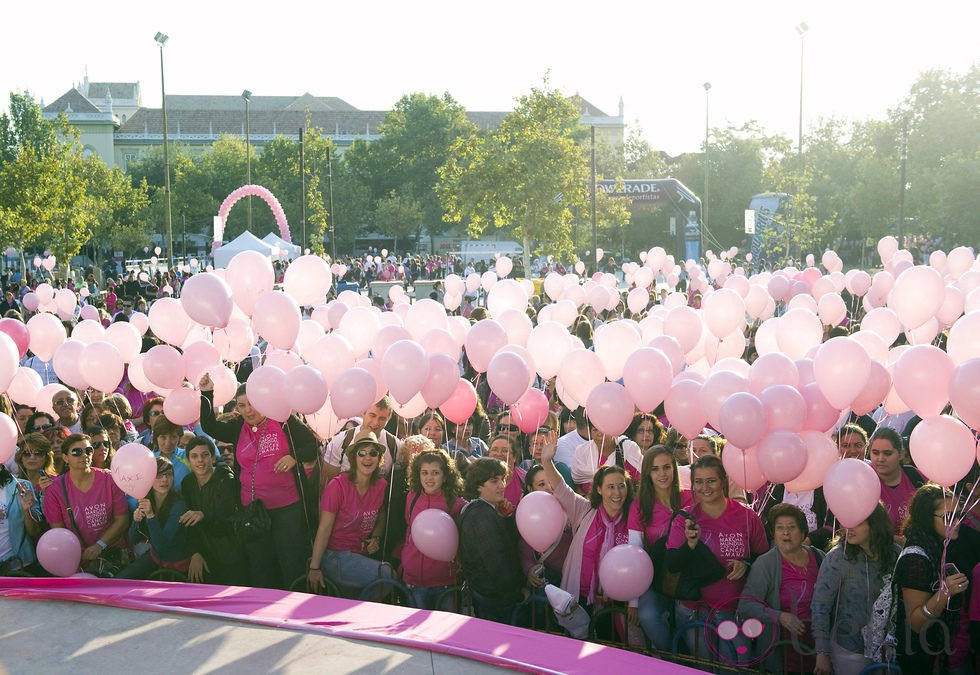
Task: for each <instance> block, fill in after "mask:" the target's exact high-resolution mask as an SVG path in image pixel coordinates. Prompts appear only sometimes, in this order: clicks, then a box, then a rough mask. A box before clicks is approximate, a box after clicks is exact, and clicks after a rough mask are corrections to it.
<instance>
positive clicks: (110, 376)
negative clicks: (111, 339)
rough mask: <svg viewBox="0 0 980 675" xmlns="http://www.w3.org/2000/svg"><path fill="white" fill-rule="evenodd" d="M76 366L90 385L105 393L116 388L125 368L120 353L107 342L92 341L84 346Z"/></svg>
mask: <svg viewBox="0 0 980 675" xmlns="http://www.w3.org/2000/svg"><path fill="white" fill-rule="evenodd" d="M78 367H79V370H80V371H81V374H82V377H84V378H85V380H86V381H87V382H88V384H89V386H90V387H92V388H93V389H95V390H96V391H101V392H105V393H112V392H113V391H115V390H116V387H118V386H119V383H120V382H122V378H123V373H124V372H125V370H126V364H124V363H123V360H122V354H120V353H119V350H118V349H116V348H115V346H113V345H112V344H110V343H108V342H93V343H92V344H90V345H88V346H87V347H85V349H83V350H82V359H81V361H80V362H79V364H78Z"/></svg>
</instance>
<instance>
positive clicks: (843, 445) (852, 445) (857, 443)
mask: <svg viewBox="0 0 980 675" xmlns="http://www.w3.org/2000/svg"><path fill="white" fill-rule="evenodd" d="M865 445H866V444H865V442H864V441H854V442H853V443H841V444H840V447H841V448H842V449H845V450H847V449H850V448H854V449H855V450H861V449H862V448H864V446H865Z"/></svg>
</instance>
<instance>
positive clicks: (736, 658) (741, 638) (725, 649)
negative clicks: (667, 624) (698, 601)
mask: <svg viewBox="0 0 980 675" xmlns="http://www.w3.org/2000/svg"><path fill="white" fill-rule="evenodd" d="M674 613H675V616H676V619H677V626H678V628H680V627H681V626H683V625H685V624H687V623H690V622H691V621H708V622H709V623H708V625H707V626H706V627H705V628H703V629H702V628H700V627H698V628H690V629H688V630H687V631H685V633H684V642H685V643H686V644H687V648H688V650H689V651H690V653H691V654H693V655H695V656H697V657H698V658H700V659H704V660H708V661H717V662H718V663H719V664H720V665H722V666H726V667H727V666H730V667H732V669H733V670H731V671H728V670H724V671H722V672H738V671H737V670H736V669H737V668H739V667H741V666H745V665H748V664H749V662H750V661H751V660H752V655H753V653H752V640H750V639H749V638H747V637H746V636H745V635H744V634H743V633H742V631H741V630H739V631H738V633H737V634H736V635H735V637H733V638H732V639H730V640H726V639H721V637H720V636H719V635H718V633H717V630H716V629H717V627H718V625H719V624H720V623H721V622H722V621H734V622H735V623H736V624H737V625H738V626H741V621H740V619H739V617H738V616H737V615H736V613H735V612H734V611H731V610H720V609H719V610H713V611H712V612H711V613H710V615H709V614H708V612H706V611H704V610H698V611H695V610H692V609H689V608H688V607H687V606H686V605H684V604H683V603H681V602H676V603H675V605H674Z"/></svg>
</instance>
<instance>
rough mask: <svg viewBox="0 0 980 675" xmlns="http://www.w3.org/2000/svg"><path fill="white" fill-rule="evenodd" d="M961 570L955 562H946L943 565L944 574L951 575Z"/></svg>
mask: <svg viewBox="0 0 980 675" xmlns="http://www.w3.org/2000/svg"><path fill="white" fill-rule="evenodd" d="M959 573H960V571H959V569H957V567H956V565H954V564H953V563H946V564H945V565H943V576H946V577H951V576H953V575H954V574H959Z"/></svg>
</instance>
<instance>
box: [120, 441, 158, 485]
mask: <svg viewBox="0 0 980 675" xmlns="http://www.w3.org/2000/svg"><path fill="white" fill-rule="evenodd" d="M156 478H157V460H156V457H154V456H153V453H152V452H150V449H149V448H147V447H146V446H145V445H143V444H141V443H127V444H125V445H124V446H122V447H121V448H119V449H118V450H116V454H114V455H113V456H112V480H113V482H115V484H116V486H117V487H118V488H119V489H120V490H122V491H123V492H125V493H126V494H127V495H129V496H130V497H132V498H133V499H143V498H144V497H146V495H148V494H149V493H150V488H151V487H153V481H155V480H156Z"/></svg>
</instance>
